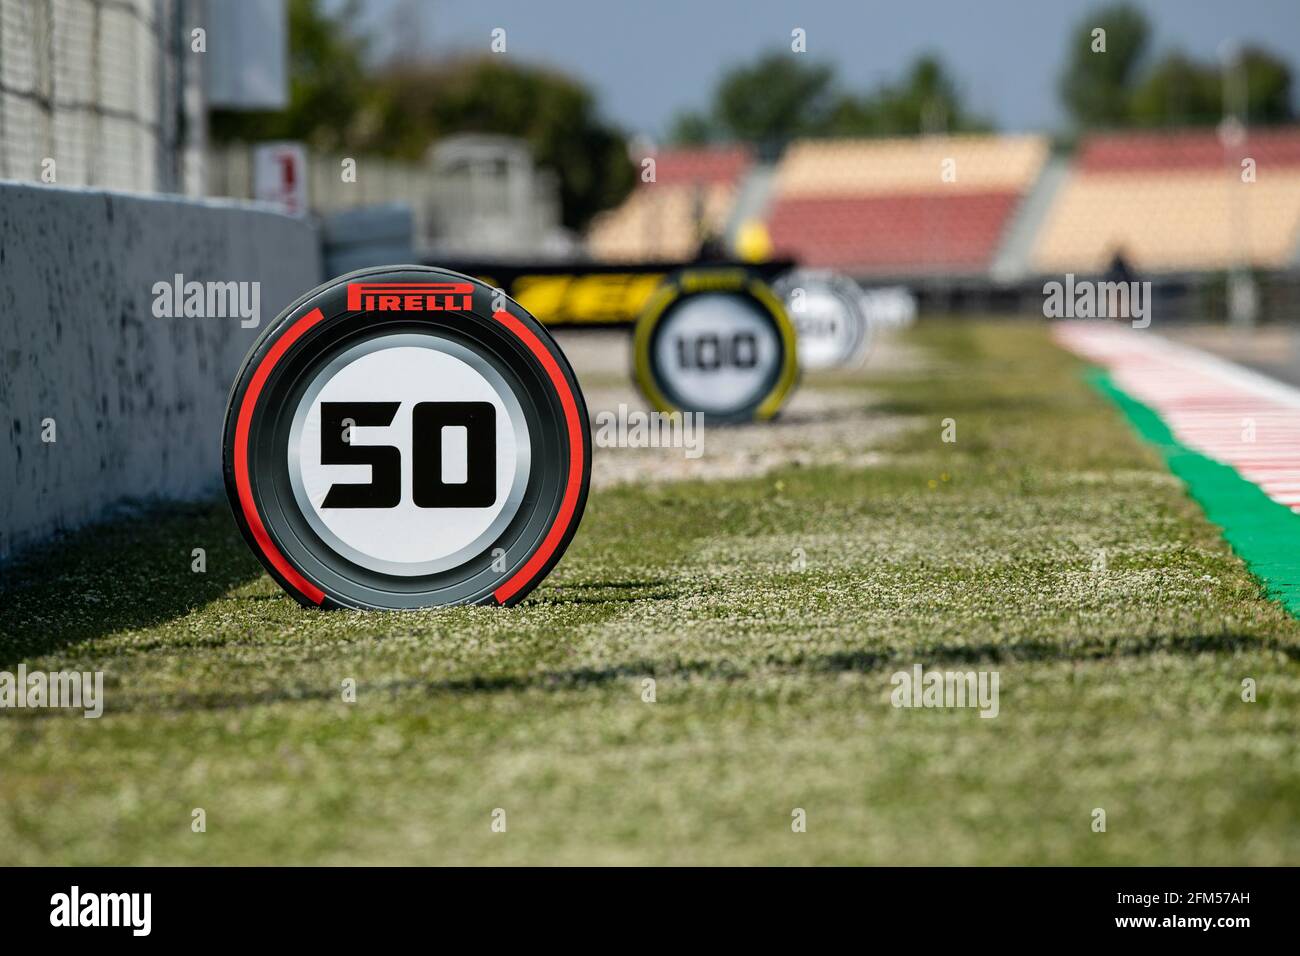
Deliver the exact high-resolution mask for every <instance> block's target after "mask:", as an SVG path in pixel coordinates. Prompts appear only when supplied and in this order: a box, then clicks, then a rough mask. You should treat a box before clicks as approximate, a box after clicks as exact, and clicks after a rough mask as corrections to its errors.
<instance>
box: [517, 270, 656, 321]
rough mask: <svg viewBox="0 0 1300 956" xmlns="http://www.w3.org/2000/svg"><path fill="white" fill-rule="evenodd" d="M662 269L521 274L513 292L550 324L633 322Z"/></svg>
mask: <svg viewBox="0 0 1300 956" xmlns="http://www.w3.org/2000/svg"><path fill="white" fill-rule="evenodd" d="M664 275H665V273H662V272H588V273H578V274H573V275H566V274H556V275H521V276H518V277H517V278H516V279H515V281H514V282H513V283H511V288H510V290H509V291H510V295H511V296H512V297H513V298H514V300H515V301H516V302H518V303H519V304H520V305H521V306H523V307H524V308H525V309H527V310H528V311H529V312H531V313H532V314H533V315H535V316H536V317H537V318H538V320H539V321H541V322H544V323H546V324H547V325H559V324H575V325H591V324H600V325H607V324H611V323H622V322H633V321H635V320H636V317H637V316H638V315H639V314H640V312H641V309H642V307H643V306H644V305H645V304H646V302H648V301H649V299H650V296H651V295H652V294H653V293H654V290H655V289H656V288H657V287H658V285H659V283H660V282H662V281H663V279H664Z"/></svg>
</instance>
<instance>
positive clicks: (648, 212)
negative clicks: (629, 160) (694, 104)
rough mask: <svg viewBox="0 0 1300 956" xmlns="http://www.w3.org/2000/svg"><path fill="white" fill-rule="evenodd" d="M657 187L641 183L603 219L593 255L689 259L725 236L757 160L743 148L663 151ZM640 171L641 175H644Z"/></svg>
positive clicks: (592, 240) (593, 238)
mask: <svg viewBox="0 0 1300 956" xmlns="http://www.w3.org/2000/svg"><path fill="white" fill-rule="evenodd" d="M654 158H655V181H654V182H650V183H647V182H639V183H638V184H637V187H636V188H635V189H634V190H633V191H632V193H631V195H630V196H628V198H627V200H626V201H624V202H623V204H622V205H620V206H619V207H618V208H617V209H614V210H611V211H610V212H608V213H605V214H603V215H601V216H599V217H597V219H596V221H595V222H593V223H592V227H591V231H590V232H589V233H588V237H587V245H588V249H589V250H590V252H591V254H592V255H593V256H594V257H595V258H597V259H602V260H606V261H610V260H626V261H641V260H659V259H689V258H691V257H693V256H694V255H695V254H696V252H697V251H698V250H699V246H700V242H701V240H702V239H703V238H704V237H705V236H706V235H708V236H721V234H722V233H723V231H724V230H725V228H726V225H727V218H728V216H729V215H730V213H731V208H732V204H733V202H734V200H735V196H736V189H737V187H738V186H739V183H740V180H741V177H742V176H743V175H744V173H745V172H746V170H747V169H748V168H749V166H750V165H751V162H752V158H751V156H750V153H749V151H748V150H746V149H744V148H741V147H727V148H720V149H681V150H663V151H660V152H659V153H657V154H655V156H654ZM639 173H640V170H639V169H638V174H639Z"/></svg>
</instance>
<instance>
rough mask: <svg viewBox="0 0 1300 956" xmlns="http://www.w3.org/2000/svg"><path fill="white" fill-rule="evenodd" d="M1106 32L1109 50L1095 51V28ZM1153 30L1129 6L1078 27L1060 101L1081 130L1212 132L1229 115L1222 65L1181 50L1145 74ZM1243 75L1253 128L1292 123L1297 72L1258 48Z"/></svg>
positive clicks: (1246, 57)
mask: <svg viewBox="0 0 1300 956" xmlns="http://www.w3.org/2000/svg"><path fill="white" fill-rule="evenodd" d="M1098 27H1100V28H1101V29H1104V30H1105V31H1106V33H1105V44H1106V46H1105V50H1104V52H1103V51H1099V50H1094V45H1095V41H1094V37H1093V30H1094V29H1096V28H1098ZM1150 39H1151V28H1150V24H1149V23H1148V22H1147V20H1146V18H1145V17H1144V16H1143V15H1142V13H1141V12H1140V11H1139V10H1138V9H1136V8H1135V7H1133V6H1131V5H1129V4H1122V3H1121V4H1116V5H1114V6H1110V7H1107V8H1105V9H1104V10H1101V11H1099V12H1096V13H1090V14H1088V15H1086V16H1085V17H1084V19H1083V20H1081V21H1080V22H1079V23H1078V25H1077V26H1076V27H1075V28H1074V31H1073V33H1072V34H1071V40H1070V48H1069V49H1070V60H1069V63H1068V65H1067V66H1066V68H1065V71H1064V72H1063V73H1062V74H1061V80H1060V91H1061V99H1062V101H1063V102H1064V103H1065V106H1066V109H1067V110H1068V111H1069V113H1070V116H1071V118H1072V119H1073V120H1074V122H1075V124H1076V125H1077V126H1078V127H1079V128H1081V129H1093V128H1105V127H1115V126H1211V125H1214V124H1216V123H1218V122H1219V121H1220V120H1222V119H1223V117H1224V113H1225V108H1224V107H1225V104H1224V102H1223V96H1224V75H1223V66H1222V64H1220V63H1218V62H1207V61H1203V60H1198V59H1196V58H1194V57H1192V56H1190V55H1188V54H1187V53H1184V52H1182V51H1180V50H1174V51H1172V52H1170V53H1168V54H1166V55H1165V56H1164V57H1162V58H1161V59H1160V61H1159V62H1157V63H1156V64H1154V66H1152V67H1151V68H1150V69H1149V70H1145V72H1144V62H1145V57H1146V51H1147V49H1148V47H1149V45H1150ZM1236 62H1237V64H1238V66H1237V67H1235V68H1237V69H1240V70H1241V71H1242V76H1243V77H1244V84H1243V86H1244V98H1245V102H1244V104H1228V105H1229V107H1231V110H1230V111H1236V110H1237V109H1240V108H1241V107H1242V106H1243V105H1244V109H1245V116H1244V117H1243V119H1245V120H1246V121H1247V122H1249V123H1252V124H1264V125H1267V124H1273V123H1285V122H1290V121H1291V120H1292V119H1293V118H1294V115H1295V114H1294V111H1293V109H1292V107H1291V71H1290V68H1289V67H1288V66H1287V64H1286V63H1285V62H1284V61H1282V60H1280V59H1278V58H1277V57H1276V56H1274V55H1273V54H1271V53H1268V52H1267V51H1265V50H1261V49H1258V48H1249V49H1246V50H1244V51H1242V53H1241V56H1240V57H1239V58H1238V59H1237V61H1236Z"/></svg>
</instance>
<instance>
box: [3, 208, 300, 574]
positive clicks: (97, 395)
mask: <svg viewBox="0 0 1300 956" xmlns="http://www.w3.org/2000/svg"><path fill="white" fill-rule="evenodd" d="M178 273H179V274H181V275H182V276H183V277H184V281H186V282H203V283H207V282H231V281H234V282H241V283H244V282H247V283H259V285H258V286H257V287H256V288H257V290H258V300H257V301H258V306H259V315H258V324H257V326H256V327H255V328H253V327H249V328H245V327H243V325H244V324H247V323H248V321H249V320H241V317H240V316H238V315H235V316H230V317H225V318H222V317H219V316H216V315H212V314H205V315H204V316H202V317H196V316H191V317H184V316H183V315H182V316H181V317H173V318H166V317H158V316H157V315H156V314H155V311H156V309H155V306H156V299H157V293H156V291H155V286H156V284H157V283H160V282H165V283H168V284H173V283H174V281H175V276H176V275H177V274H178ZM320 279H321V263H320V249H319V243H318V238H317V235H316V232H315V229H314V228H313V227H312V226H311V225H310V224H309V223H306V222H303V221H301V220H296V219H291V218H288V217H286V216H282V215H279V214H277V213H274V212H270V211H267V210H265V209H263V208H259V207H256V206H253V205H248V204H236V203H226V202H222V203H211V202H197V201H192V200H184V199H179V198H175V197H146V196H132V195H125V194H119V193H105V192H97V191H90V190H74V189H59V188H54V187H49V186H32V185H23V184H18V183H2V182H0V560H2V559H4V558H7V557H10V556H12V555H13V554H14V553H16V552H17V551H19V550H21V549H22V548H24V547H26V546H27V545H30V544H32V543H34V542H37V541H39V540H41V539H43V538H46V537H48V536H49V535H51V534H53V533H54V532H57V531H61V530H67V529H71V528H74V527H77V526H78V525H82V524H84V523H86V522H88V521H93V520H95V519H97V518H99V517H102V516H104V515H105V514H107V513H108V512H109V511H110V510H111V509H112V508H113V507H114V506H115V505H117V504H119V503H122V502H129V501H149V500H157V499H191V498H196V497H200V496H203V495H207V494H212V493H215V492H216V491H217V490H218V489H219V488H220V487H221V424H222V418H223V416H224V414H225V406H226V399H227V396H228V394H229V391H230V386H231V383H232V381H233V379H234V375H235V372H236V371H237V370H238V367H239V363H240V362H241V361H242V360H243V358H244V355H245V353H246V352H247V351H248V348H249V346H250V345H251V344H252V343H253V341H254V339H255V338H256V337H257V335H258V334H259V333H260V332H261V330H262V329H263V328H265V326H266V324H267V323H269V322H271V321H272V320H273V319H274V318H275V316H276V315H277V314H278V313H279V311H280V310H281V309H283V308H284V307H285V306H286V305H288V304H289V302H291V301H292V300H293V299H295V298H296V297H297V296H299V295H301V294H302V293H303V292H305V291H306V290H307V289H309V288H311V287H312V286H314V285H316V284H317V283H319V281H320ZM243 288H244V291H245V293H246V295H247V296H248V298H246V299H245V301H246V302H250V301H251V296H252V290H253V288H254V287H253V286H251V285H250V286H245V287H243ZM206 305H207V303H206V301H205V306H206ZM159 311H161V309H159ZM205 311H206V309H205ZM50 437H53V439H54V440H53V441H48V440H46V439H48V438H50Z"/></svg>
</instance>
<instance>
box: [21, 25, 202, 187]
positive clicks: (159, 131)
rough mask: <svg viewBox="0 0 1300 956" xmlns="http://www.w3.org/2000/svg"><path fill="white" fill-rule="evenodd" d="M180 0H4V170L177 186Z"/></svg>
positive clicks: (76, 180)
mask: <svg viewBox="0 0 1300 956" xmlns="http://www.w3.org/2000/svg"><path fill="white" fill-rule="evenodd" d="M182 2H183V0H0V178H4V179H16V180H28V181H45V182H55V183H57V184H59V185H66V186H96V187H101V188H106V189H123V190H136V191H149V192H169V191H174V190H175V189H176V188H177V182H178V178H179V175H180V171H179V168H178V155H179V143H178V137H179V130H178V121H177V116H178V109H177V96H178V92H179V79H178V76H177V62H178V49H177V47H178V44H179V30H178V8H179V7H180V6H181V3H182Z"/></svg>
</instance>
